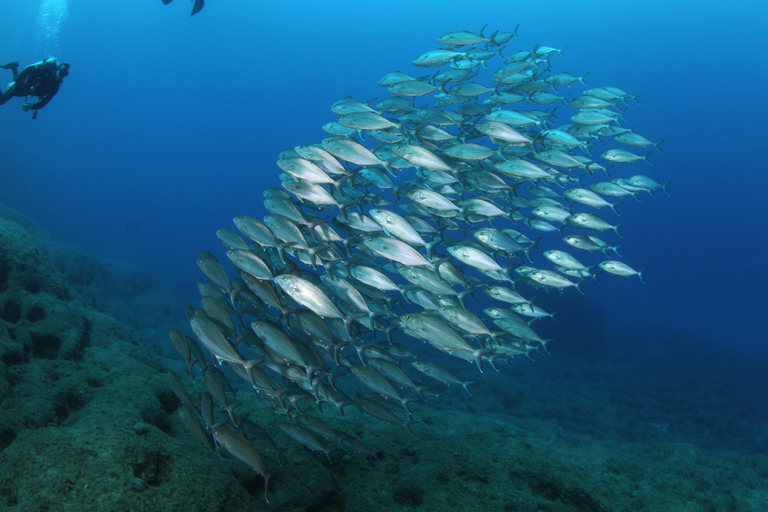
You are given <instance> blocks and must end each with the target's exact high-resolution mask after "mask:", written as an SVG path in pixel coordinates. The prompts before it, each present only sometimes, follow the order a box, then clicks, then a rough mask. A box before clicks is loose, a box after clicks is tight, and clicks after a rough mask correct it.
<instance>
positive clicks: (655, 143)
mask: <svg viewBox="0 0 768 512" xmlns="http://www.w3.org/2000/svg"><path fill="white" fill-rule="evenodd" d="M662 142H664V139H661V140H660V141H659V142H654V143H653V147H655V148H656V149H658V150H659V151H660V152H661V153H663V152H664V151H662V149H661V143H662Z"/></svg>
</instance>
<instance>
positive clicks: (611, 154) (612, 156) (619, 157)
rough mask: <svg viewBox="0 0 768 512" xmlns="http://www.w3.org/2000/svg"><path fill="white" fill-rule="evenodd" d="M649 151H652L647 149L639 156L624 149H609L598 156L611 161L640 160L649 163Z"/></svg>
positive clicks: (630, 161) (628, 161) (626, 161)
mask: <svg viewBox="0 0 768 512" xmlns="http://www.w3.org/2000/svg"><path fill="white" fill-rule="evenodd" d="M651 153H653V151H649V152H648V153H646V154H645V155H642V156H640V155H636V154H634V153H632V152H631V151H626V150H624V149H610V150H608V151H606V152H605V153H603V154H602V155H600V157H601V158H604V159H606V160H608V161H609V162H613V163H632V162H637V161H638V160H642V161H643V162H645V163H647V164H650V163H651V161H650V160H648V157H649V156H651Z"/></svg>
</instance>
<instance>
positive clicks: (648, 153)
mask: <svg viewBox="0 0 768 512" xmlns="http://www.w3.org/2000/svg"><path fill="white" fill-rule="evenodd" d="M651 153H653V151H649V152H647V153H646V154H645V156H643V160H645V163H647V164H648V165H653V162H651V161H650V160H649V159H648V158H649V157H650V156H651Z"/></svg>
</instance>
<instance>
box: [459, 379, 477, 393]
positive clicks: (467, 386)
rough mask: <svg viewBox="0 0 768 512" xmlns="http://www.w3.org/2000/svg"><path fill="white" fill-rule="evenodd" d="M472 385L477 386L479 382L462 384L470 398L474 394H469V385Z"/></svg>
mask: <svg viewBox="0 0 768 512" xmlns="http://www.w3.org/2000/svg"><path fill="white" fill-rule="evenodd" d="M470 384H477V382H475V381H467V382H462V383H461V385H462V386H464V391H466V392H467V394H468V395H469V396H472V393H470V392H469V385H470Z"/></svg>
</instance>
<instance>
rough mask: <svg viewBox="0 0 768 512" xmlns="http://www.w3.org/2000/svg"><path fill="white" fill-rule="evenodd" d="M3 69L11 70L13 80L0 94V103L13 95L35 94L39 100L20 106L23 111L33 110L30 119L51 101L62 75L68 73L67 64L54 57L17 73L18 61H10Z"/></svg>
mask: <svg viewBox="0 0 768 512" xmlns="http://www.w3.org/2000/svg"><path fill="white" fill-rule="evenodd" d="M0 68H3V69H10V70H11V71H13V82H11V83H10V84H8V88H7V89H6V90H5V92H3V93H2V94H0V105H2V104H4V103H5V102H7V101H8V100H10V99H11V98H12V97H14V96H18V97H24V101H25V102H26V99H27V96H37V97H38V98H40V101H38V102H36V103H29V102H26V103H24V104H23V105H22V106H21V109H22V110H24V111H25V112H26V111H28V110H34V113H33V114H32V119H35V118H37V111H38V110H40V109H41V108H43V107H44V106H46V105H47V104H48V102H49V101H51V98H53V97H54V96H55V95H56V93H57V92H59V87H60V86H61V82H62V81H63V80H64V77H65V76H67V75H68V74H69V64H67V63H66V62H62V63H59V62H58V61H57V60H56V59H54V58H50V59H46V60H43V61H40V62H36V63H34V64H30V65H29V66H27V67H25V68H24V69H22V70H21V73H19V63H18V62H11V63H9V64H6V65H4V66H0Z"/></svg>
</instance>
